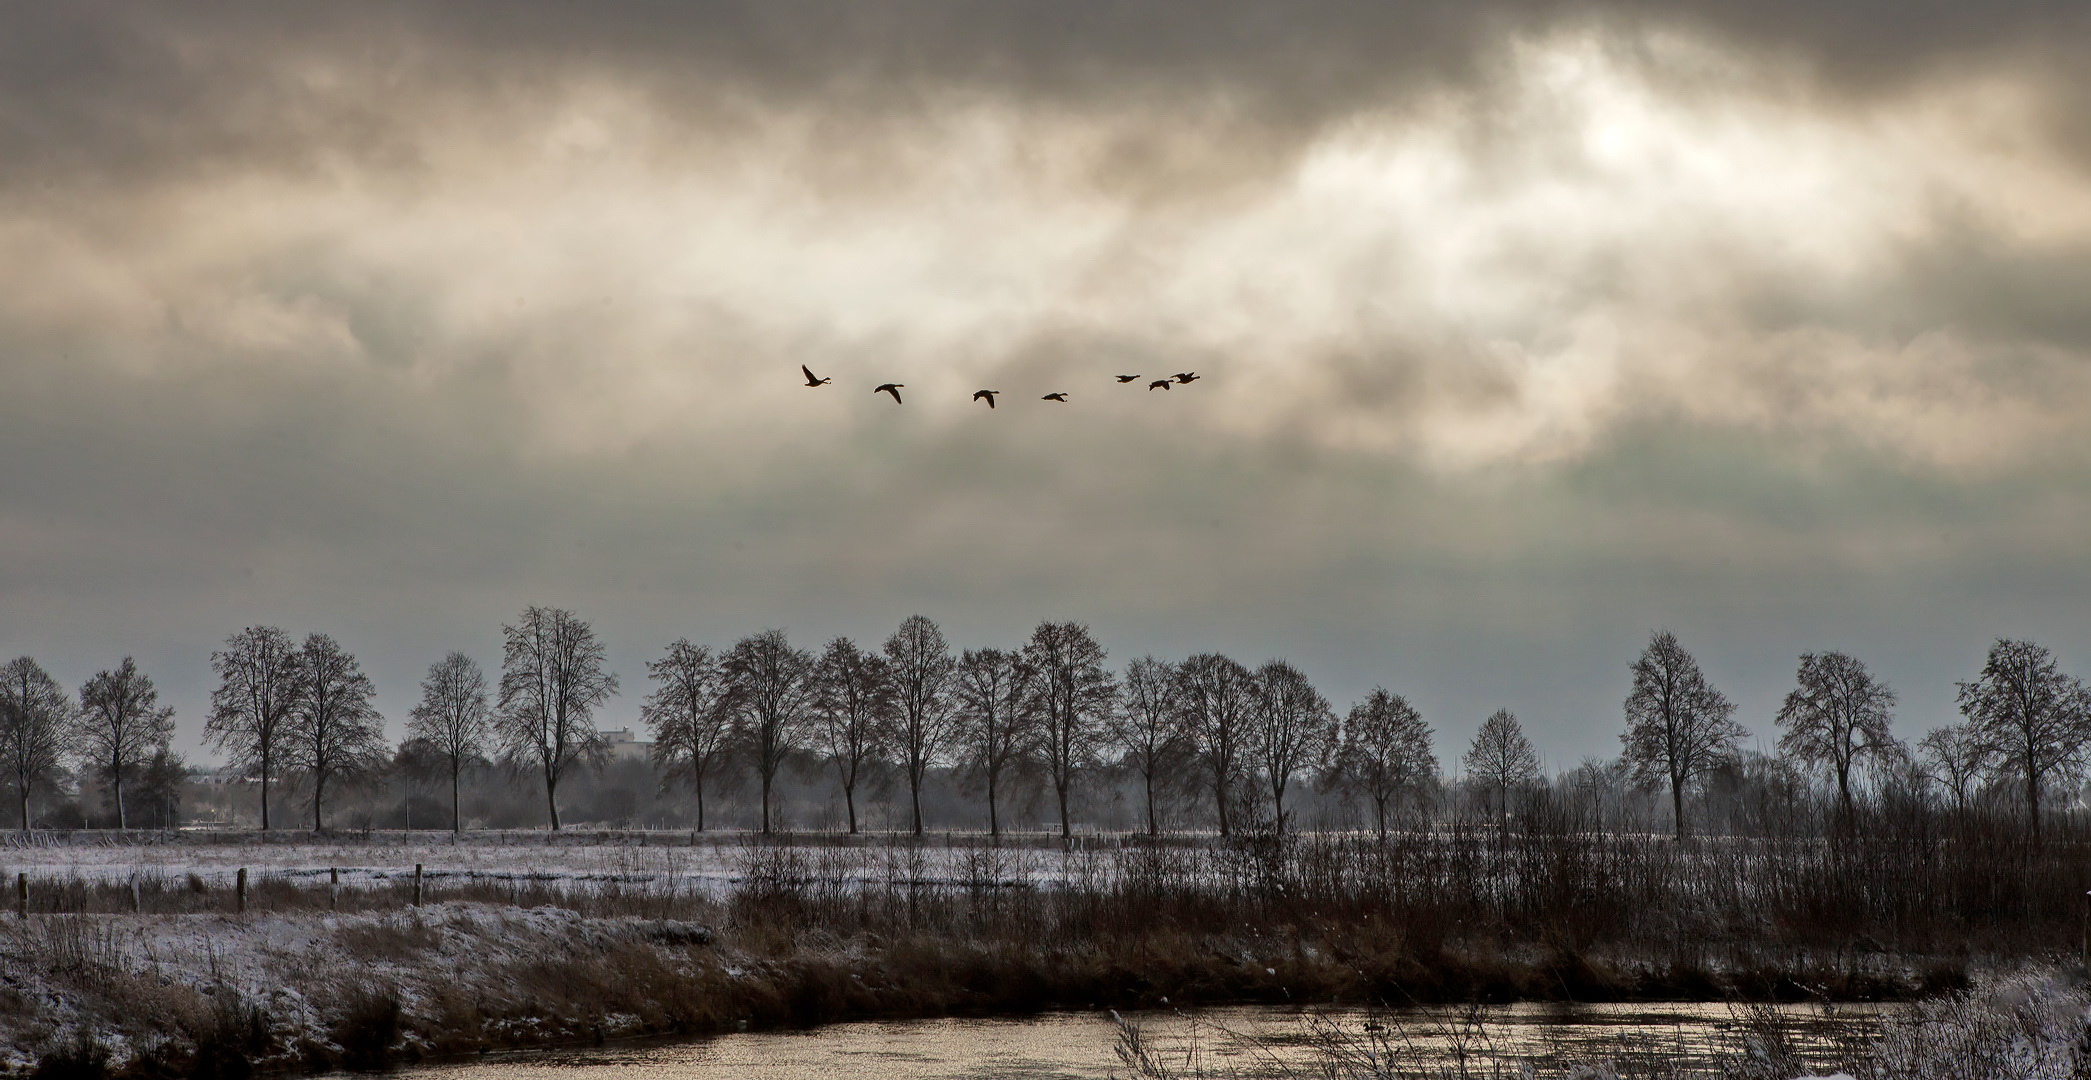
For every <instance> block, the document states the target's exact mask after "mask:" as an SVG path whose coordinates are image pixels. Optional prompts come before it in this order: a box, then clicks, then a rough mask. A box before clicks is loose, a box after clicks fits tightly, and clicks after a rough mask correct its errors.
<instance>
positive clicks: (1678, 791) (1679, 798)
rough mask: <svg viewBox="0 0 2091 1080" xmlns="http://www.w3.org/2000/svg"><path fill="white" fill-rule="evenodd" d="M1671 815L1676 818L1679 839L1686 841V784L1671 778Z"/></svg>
mask: <svg viewBox="0 0 2091 1080" xmlns="http://www.w3.org/2000/svg"><path fill="white" fill-rule="evenodd" d="M1670 813H1671V814H1672V815H1673V816H1674V817H1675V818H1676V822H1677V838H1678V839H1679V840H1682V839H1684V783H1683V782H1682V781H1680V780H1678V779H1677V778H1676V777H1674V776H1673V777H1671V778H1670Z"/></svg>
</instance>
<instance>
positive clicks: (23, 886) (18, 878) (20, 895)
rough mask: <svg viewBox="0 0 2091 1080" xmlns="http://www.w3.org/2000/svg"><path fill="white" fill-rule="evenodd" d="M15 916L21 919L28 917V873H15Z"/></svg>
mask: <svg viewBox="0 0 2091 1080" xmlns="http://www.w3.org/2000/svg"><path fill="white" fill-rule="evenodd" d="M15 916H16V917H17V918H22V919H26V918H28V917H29V875H28V874H16V875H15Z"/></svg>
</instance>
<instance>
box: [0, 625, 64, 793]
mask: <svg viewBox="0 0 2091 1080" xmlns="http://www.w3.org/2000/svg"><path fill="white" fill-rule="evenodd" d="M73 717H74V712H73V703H72V699H71V698H69V697H67V696H66V692H65V688H63V687H61V686H59V685H58V680H56V679H53V678H52V677H51V676H50V673H49V672H46V671H45V670H44V669H43V667H42V665H39V664H38V663H37V662H36V661H34V660H32V659H30V658H29V657H26V656H18V657H16V658H14V659H13V660H10V661H8V662H7V665H6V666H5V667H0V765H4V767H5V768H6V769H7V778H8V780H9V781H11V782H12V783H13V785H14V789H15V798H16V799H17V800H18V801H19V803H20V805H21V810H22V831H23V832H28V831H29V824H30V822H29V795H30V792H31V791H33V790H34V789H35V787H36V785H37V784H39V783H43V782H45V781H48V780H49V779H50V778H51V776H52V774H54V773H56V772H57V771H58V767H59V765H60V764H61V763H62V762H63V761H64V760H65V745H66V736H67V735H68V734H69V733H70V732H71V731H72V726H73Z"/></svg>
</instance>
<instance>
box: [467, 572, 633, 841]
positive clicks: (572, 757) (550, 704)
mask: <svg viewBox="0 0 2091 1080" xmlns="http://www.w3.org/2000/svg"><path fill="white" fill-rule="evenodd" d="M501 636H502V647H501V704H500V708H499V710H498V711H497V713H496V714H495V715H496V733H497V734H498V736H499V737H500V739H501V741H502V743H503V744H505V745H506V747H507V749H508V753H509V756H510V757H511V758H513V759H514V760H517V761H523V762H528V763H529V764H530V765H532V766H533V767H535V768H536V769H537V770H538V772H539V774H540V775H542V776H543V777H544V782H545V811H546V815H547V817H548V818H549V820H550V823H551V827H552V829H553V830H554V831H557V830H558V828H559V780H560V777H562V776H564V775H565V773H566V770H567V769H568V768H570V767H572V765H573V763H574V762H576V761H580V760H583V759H586V758H590V757H594V756H596V755H598V754H600V752H601V745H602V735H601V734H600V733H599V732H597V731H596V729H595V710H596V709H597V708H599V707H601V706H602V704H603V703H604V702H606V701H608V700H610V697H611V696H612V695H614V694H615V693H617V676H615V675H613V674H611V673H610V672H609V671H608V670H606V665H605V655H604V650H603V646H602V643H601V642H599V641H597V640H596V637H595V629H594V628H593V627H591V626H589V625H588V624H587V623H586V622H583V621H582V620H581V619H580V618H579V617H578V616H576V615H575V614H574V613H573V612H571V611H567V610H565V609H563V608H547V607H538V606H536V605H534V604H533V605H531V606H530V607H527V608H525V609H523V617H522V618H521V619H518V620H517V621H516V623H515V624H514V625H513V626H503V627H502V628H501Z"/></svg>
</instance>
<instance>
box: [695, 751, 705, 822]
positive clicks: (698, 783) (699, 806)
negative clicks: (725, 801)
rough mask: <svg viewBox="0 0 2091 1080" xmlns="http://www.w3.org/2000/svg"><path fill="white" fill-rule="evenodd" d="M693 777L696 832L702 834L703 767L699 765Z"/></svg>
mask: <svg viewBox="0 0 2091 1080" xmlns="http://www.w3.org/2000/svg"><path fill="white" fill-rule="evenodd" d="M694 775H695V777H696V786H697V831H698V832H703V831H704V767H703V766H701V765H700V766H698V767H697V768H696V769H695V770H694Z"/></svg>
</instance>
